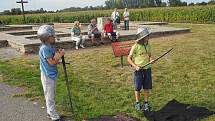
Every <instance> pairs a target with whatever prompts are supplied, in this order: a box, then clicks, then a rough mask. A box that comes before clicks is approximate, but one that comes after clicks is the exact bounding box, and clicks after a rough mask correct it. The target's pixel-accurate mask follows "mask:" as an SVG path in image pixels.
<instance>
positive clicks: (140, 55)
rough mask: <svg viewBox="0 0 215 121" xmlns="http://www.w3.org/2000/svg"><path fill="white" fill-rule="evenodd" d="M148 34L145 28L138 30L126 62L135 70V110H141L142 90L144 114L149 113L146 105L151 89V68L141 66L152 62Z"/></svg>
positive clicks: (147, 104)
mask: <svg viewBox="0 0 215 121" xmlns="http://www.w3.org/2000/svg"><path fill="white" fill-rule="evenodd" d="M149 34H150V32H149V31H148V29H147V28H144V27H141V28H139V29H138V32H137V37H138V39H137V40H136V43H135V44H134V45H133V46H132V48H131V51H130V54H129V56H128V62H129V64H131V65H132V66H133V67H134V68H135V72H134V88H135V98H136V103H135V109H136V110H137V111H140V110H141V103H140V90H141V88H143V89H144V101H145V102H144V106H143V108H144V112H147V111H150V106H149V103H148V98H149V90H150V89H152V76H151V66H150V65H149V66H146V67H144V68H143V66H144V65H145V64H147V63H149V62H153V60H152V58H151V49H150V45H149V43H148V40H149Z"/></svg>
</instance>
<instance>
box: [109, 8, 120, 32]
mask: <svg viewBox="0 0 215 121" xmlns="http://www.w3.org/2000/svg"><path fill="white" fill-rule="evenodd" d="M111 20H112V21H113V26H114V29H115V30H117V25H118V24H120V17H119V12H118V11H117V8H115V9H114V11H113V12H112V14H111Z"/></svg>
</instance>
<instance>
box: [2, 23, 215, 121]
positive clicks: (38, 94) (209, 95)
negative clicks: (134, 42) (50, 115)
mask: <svg viewBox="0 0 215 121" xmlns="http://www.w3.org/2000/svg"><path fill="white" fill-rule="evenodd" d="M170 25H171V26H175V27H189V28H191V29H192V33H190V34H184V35H177V36H170V37H162V38H156V39H151V44H152V49H153V55H154V56H155V57H156V56H159V55H160V54H161V53H163V52H165V51H166V50H168V49H169V48H171V47H173V48H174V50H173V51H172V52H171V53H170V54H168V55H167V56H165V57H164V58H163V59H161V60H160V61H158V62H156V64H154V65H153V68H152V71H153V90H152V91H151V96H150V102H151V104H152V107H153V110H159V109H160V108H162V107H163V106H164V105H165V104H166V103H167V102H168V101H170V100H171V99H176V100H178V101H180V102H182V103H188V104H191V105H195V106H203V107H206V108H208V109H210V110H212V111H215V76H214V75H215V68H214V67H215V36H214V33H215V25H212V24H211V25H195V24H170ZM66 60H67V61H69V62H70V65H67V66H68V74H69V78H70V80H72V81H70V85H71V89H72V95H73V99H72V100H73V104H74V110H75V115H74V116H73V118H74V119H75V120H82V119H89V118H95V117H98V116H101V115H114V114H116V113H117V112H124V113H127V114H128V115H130V116H133V117H137V118H140V119H141V120H143V121H146V119H145V118H144V116H143V113H138V112H136V111H135V110H134V108H133V104H134V95H133V81H132V68H131V67H130V66H128V64H127V62H126V59H125V60H124V61H125V63H126V66H125V67H124V68H121V67H120V58H115V57H114V56H113V55H112V48H111V46H104V47H99V48H93V49H85V50H80V51H70V52H68V53H67V55H66ZM59 73H60V77H59V80H58V84H57V96H56V103H57V108H58V110H59V111H60V113H61V114H64V115H67V116H71V113H70V112H69V110H70V109H69V104H68V98H67V90H66V86H65V83H64V78H63V72H62V66H61V65H60V66H59ZM0 74H1V75H2V77H3V82H5V83H7V84H10V85H15V86H19V87H24V88H26V89H27V91H26V93H25V94H20V95H21V96H22V95H23V96H25V97H27V98H29V99H30V100H38V99H40V100H42V101H43V100H44V99H43V98H44V97H43V91H42V86H41V82H40V72H39V61H38V57H36V56H33V57H32V56H31V57H24V58H17V59H12V60H8V61H0ZM20 95H16V96H20ZM142 99H143V98H142ZM202 121H215V116H211V117H209V118H207V119H204V120H202Z"/></svg>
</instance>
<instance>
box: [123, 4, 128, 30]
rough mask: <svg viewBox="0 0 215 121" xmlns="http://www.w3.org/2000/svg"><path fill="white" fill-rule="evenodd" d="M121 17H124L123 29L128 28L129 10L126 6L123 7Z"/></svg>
mask: <svg viewBox="0 0 215 121" xmlns="http://www.w3.org/2000/svg"><path fill="white" fill-rule="evenodd" d="M123 17H124V25H125V30H129V12H128V9H127V8H125V11H124V13H123Z"/></svg>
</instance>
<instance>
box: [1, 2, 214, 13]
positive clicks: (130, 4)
mask: <svg viewBox="0 0 215 121" xmlns="http://www.w3.org/2000/svg"><path fill="white" fill-rule="evenodd" d="M202 5H215V0H210V1H208V2H201V3H189V4H188V3H187V2H182V1H181V0H168V2H164V1H162V0H106V1H105V6H103V5H100V6H95V7H93V6H86V7H82V8H81V7H70V8H65V9H62V10H56V11H46V10H44V9H43V8H41V9H38V10H29V11H25V13H26V14H36V13H55V12H75V11H86V10H104V9H113V8H119V9H120V8H121V9H122V8H147V7H166V6H171V7H177V6H202ZM21 13H22V12H21V9H20V8H12V9H11V10H5V11H3V12H1V13H0V15H20V14H21Z"/></svg>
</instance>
